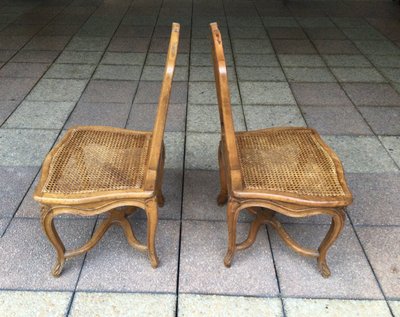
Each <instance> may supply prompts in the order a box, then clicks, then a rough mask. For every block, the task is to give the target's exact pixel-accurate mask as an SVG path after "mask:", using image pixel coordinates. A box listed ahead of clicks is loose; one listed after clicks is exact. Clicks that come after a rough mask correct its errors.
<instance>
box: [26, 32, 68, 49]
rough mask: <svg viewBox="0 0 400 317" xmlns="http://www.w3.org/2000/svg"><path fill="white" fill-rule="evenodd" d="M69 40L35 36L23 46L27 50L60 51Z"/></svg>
mask: <svg viewBox="0 0 400 317" xmlns="http://www.w3.org/2000/svg"><path fill="white" fill-rule="evenodd" d="M69 40H70V37H69V36H62V35H58V36H35V37H33V38H32V39H31V40H30V41H29V43H28V44H26V45H25V46H24V49H27V50H45V51H61V50H62V49H63V48H64V47H65V45H67V43H68V41H69Z"/></svg>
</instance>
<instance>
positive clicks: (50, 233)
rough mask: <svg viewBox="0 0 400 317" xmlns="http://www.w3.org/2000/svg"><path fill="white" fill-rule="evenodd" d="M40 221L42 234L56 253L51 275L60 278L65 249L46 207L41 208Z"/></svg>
mask: <svg viewBox="0 0 400 317" xmlns="http://www.w3.org/2000/svg"><path fill="white" fill-rule="evenodd" d="M40 220H41V223H42V227H43V231H44V233H45V234H46V236H47V238H48V239H49V241H50V242H51V244H52V245H53V247H54V249H55V250H56V253H57V260H56V264H55V265H54V267H53V269H52V271H51V273H52V274H53V276H54V277H58V276H60V274H61V272H62V269H63V267H64V264H65V247H64V244H63V243H62V241H61V239H60V236H59V235H58V233H57V231H56V228H55V226H54V213H53V211H52V210H51V209H50V208H49V207H47V206H42V212H41V218H40Z"/></svg>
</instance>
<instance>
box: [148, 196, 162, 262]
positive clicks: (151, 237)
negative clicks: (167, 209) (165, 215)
mask: <svg viewBox="0 0 400 317" xmlns="http://www.w3.org/2000/svg"><path fill="white" fill-rule="evenodd" d="M146 215H147V248H148V256H149V259H150V263H151V266H152V267H153V268H156V267H157V266H158V262H159V261H158V257H157V253H156V248H155V240H156V230H157V222H158V210H157V202H156V200H155V199H154V200H150V201H148V202H147V203H146Z"/></svg>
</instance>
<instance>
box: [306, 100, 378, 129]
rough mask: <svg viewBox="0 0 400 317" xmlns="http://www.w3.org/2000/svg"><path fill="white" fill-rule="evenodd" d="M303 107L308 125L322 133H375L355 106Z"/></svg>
mask: <svg viewBox="0 0 400 317" xmlns="http://www.w3.org/2000/svg"><path fill="white" fill-rule="evenodd" d="M301 109H302V112H303V115H304V118H305V119H306V121H307V124H308V126H309V127H311V128H314V129H316V130H317V131H318V132H319V133H321V134H331V135H335V134H339V135H340V134H345V135H352V134H355V135H372V134H373V133H372V131H371V129H370V128H369V127H368V125H367V124H366V123H365V121H364V119H363V117H362V116H361V115H360V114H359V113H358V111H357V110H356V109H355V108H354V107H353V106H330V107H318V106H301Z"/></svg>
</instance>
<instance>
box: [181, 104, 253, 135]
mask: <svg viewBox="0 0 400 317" xmlns="http://www.w3.org/2000/svg"><path fill="white" fill-rule="evenodd" d="M232 114H233V120H234V124H235V130H236V131H244V130H246V126H245V122H244V117H243V110H242V107H241V106H240V105H233V106H232ZM187 131H191V132H219V131H221V125H220V121H219V112H218V106H216V105H212V106H211V105H190V106H189V107H188V115H187Z"/></svg>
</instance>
